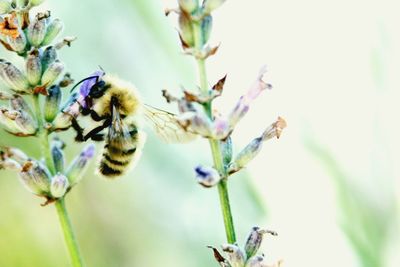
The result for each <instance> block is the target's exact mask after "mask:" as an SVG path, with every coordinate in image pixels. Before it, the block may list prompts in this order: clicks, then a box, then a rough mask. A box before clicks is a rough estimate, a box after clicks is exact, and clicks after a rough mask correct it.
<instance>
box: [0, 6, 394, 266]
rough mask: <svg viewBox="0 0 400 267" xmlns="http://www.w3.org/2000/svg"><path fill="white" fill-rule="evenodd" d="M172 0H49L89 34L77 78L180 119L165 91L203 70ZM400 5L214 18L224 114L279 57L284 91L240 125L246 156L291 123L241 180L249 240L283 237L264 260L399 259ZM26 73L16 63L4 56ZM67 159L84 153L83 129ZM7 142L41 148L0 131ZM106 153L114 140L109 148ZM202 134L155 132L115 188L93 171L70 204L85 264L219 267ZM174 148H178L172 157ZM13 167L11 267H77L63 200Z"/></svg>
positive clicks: (211, 64)
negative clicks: (162, 137) (171, 138)
mask: <svg viewBox="0 0 400 267" xmlns="http://www.w3.org/2000/svg"><path fill="white" fill-rule="evenodd" d="M174 6H175V1H173V0H168V1H156V0H153V1H145V0H135V1H133V0H130V1H129V0H120V1H96V0H86V1H78V0H69V1H55V0H48V1H47V3H46V4H45V5H44V6H43V8H45V9H50V10H51V12H52V16H54V17H58V18H60V19H62V20H63V21H64V23H65V26H66V27H65V30H64V35H75V36H77V37H78V40H77V41H76V42H74V43H73V45H72V47H71V48H66V49H63V50H62V51H61V55H60V57H61V59H63V60H64V62H65V63H66V65H67V68H68V71H70V72H71V73H72V75H73V77H74V78H75V80H80V79H81V78H84V77H86V76H88V75H89V74H90V73H91V72H93V71H94V70H96V69H97V68H98V66H99V65H100V66H102V67H103V68H104V69H105V70H106V71H107V72H110V73H117V74H118V75H119V76H120V77H122V78H124V79H127V80H130V81H132V82H133V83H135V84H136V86H137V87H138V88H139V90H140V92H141V94H142V97H143V99H144V100H145V102H147V103H149V104H151V105H153V106H157V107H160V108H163V109H166V110H170V111H176V110H175V106H169V105H167V104H166V103H165V102H164V99H163V98H162V97H161V93H160V92H161V89H163V88H168V89H169V90H170V91H171V92H175V93H178V92H179V87H180V86H181V85H183V86H185V87H187V88H195V86H196V85H197V80H196V69H195V64H193V62H192V59H191V58H189V57H187V56H183V55H182V51H181V49H180V47H179V45H178V38H177V32H176V17H175V16H173V15H172V16H170V17H169V18H166V17H165V16H164V14H163V11H164V8H166V7H174ZM397 10H398V3H396V1H389V0H379V1H378V0H370V1H365V0H364V1H361V0H351V1H349V0H347V1H345V0H337V1H327V0H323V1H321V0H303V1H295V0H286V1H272V0H268V1H266V0H252V1H234V0H228V1H227V2H226V4H225V5H224V6H222V7H221V8H220V9H218V11H216V12H215V16H214V30H213V34H212V39H211V42H212V43H214V44H217V43H219V42H221V46H220V49H219V51H218V53H217V55H216V56H214V57H212V58H211V59H210V60H209V61H208V72H209V81H210V84H213V83H214V82H216V81H217V80H218V79H219V78H221V77H222V76H223V75H225V74H226V73H227V74H228V78H227V82H226V85H225V91H224V95H223V97H221V98H220V99H219V100H218V101H217V102H216V108H218V110H220V111H221V112H227V111H229V110H230V108H232V106H233V105H234V104H235V102H236V101H237V99H238V98H239V97H240V95H241V94H243V92H244V91H245V90H246V89H247V88H248V87H249V86H250V85H251V83H252V82H253V80H254V79H255V78H256V75H257V73H258V70H259V68H260V67H261V66H262V65H264V64H267V66H268V74H267V81H268V82H270V83H272V85H273V87H274V88H273V90H272V91H268V92H265V93H264V94H263V95H262V96H261V97H259V98H258V99H257V100H256V101H255V103H254V105H253V106H252V107H251V110H250V112H249V114H248V116H247V117H246V118H245V119H244V120H243V121H242V122H241V123H240V125H238V128H237V131H236V132H234V135H233V138H234V144H235V146H234V149H235V150H236V151H238V150H239V149H240V148H242V147H243V146H245V145H246V144H247V143H248V142H249V141H250V140H251V139H252V138H254V137H256V136H258V135H259V134H260V133H261V132H262V131H263V130H264V128H266V127H267V126H268V125H269V124H270V123H271V122H273V121H274V120H275V119H276V118H277V116H278V115H280V116H282V117H284V118H285V119H286V120H287V122H288V128H287V129H285V131H284V133H283V135H282V137H281V139H279V140H272V141H269V142H268V143H266V144H265V146H264V149H263V151H262V152H261V153H260V154H259V156H258V157H257V158H256V159H255V160H254V161H253V162H252V163H251V164H250V165H249V166H248V168H247V169H246V172H243V173H241V174H237V175H234V176H232V177H231V178H230V183H229V184H230V189H231V190H230V193H231V201H232V203H231V204H232V207H233V215H234V221H235V226H236V231H237V236H238V240H239V242H241V243H243V242H244V241H245V238H246V236H247V234H248V232H249V230H250V228H251V227H252V226H255V225H258V226H261V227H265V228H268V229H272V230H275V231H277V232H278V233H279V236H278V237H273V238H272V237H267V238H266V239H265V241H264V243H263V246H262V251H264V252H265V254H266V255H267V258H268V260H269V261H271V262H274V261H276V260H278V259H283V260H284V264H285V265H284V266H293V267H294V266H308V267H317V266H326V267H337V266H346V267H347V266H363V267H378V266H379V267H380V266H388V267H392V266H399V263H400V254H399V253H398V251H399V249H400V241H399V240H400V238H399V234H400V233H399V229H400V227H399V226H400V223H399V222H400V220H399V199H400V193H399V188H400V187H399V186H400V181H399V177H400V165H399V164H398V163H397V161H398V159H399V158H400V154H399V151H400V141H399V138H398V136H400V127H399V123H398V117H397V116H398V114H400V106H399V105H398V100H399V97H400V93H399V91H398V88H400V78H399V77H400V76H399V74H398V72H399V69H400V54H399V51H400V50H399V48H400V37H399V36H400V35H399V32H398V25H399V23H400V18H399V16H398V12H397ZM0 55H1V57H7V58H9V59H10V60H11V61H13V62H14V63H16V64H18V59H17V58H12V55H11V54H10V53H7V52H5V51H4V50H2V51H1V54H0ZM63 136H64V137H65V138H66V139H67V140H68V147H67V150H66V151H67V156H68V159H71V158H73V157H74V155H76V154H77V153H79V147H80V146H79V145H78V144H75V143H74V142H73V139H72V135H71V133H66V134H64V135H63ZM0 144H1V145H5V144H7V145H14V146H17V147H23V148H26V149H29V153H30V155H31V156H35V157H39V154H40V151H39V149H38V147H36V143H35V140H34V139H20V138H18V139H17V138H13V137H11V136H9V135H7V134H5V133H4V132H2V133H1V141H0ZM98 148H99V149H100V148H101V145H100V144H99V145H98ZM209 153H210V152H209V149H208V145H207V144H206V142H205V141H204V140H198V141H197V142H195V143H190V144H186V145H169V144H163V143H162V142H161V141H159V140H158V139H157V137H156V136H155V135H154V134H153V133H152V132H151V131H148V139H147V144H146V146H145V149H144V153H143V157H142V158H141V160H140V163H139V164H138V165H137V167H136V168H135V169H134V170H133V171H132V172H131V173H129V174H128V175H126V177H123V178H120V179H118V180H115V181H107V180H105V179H102V178H99V177H97V176H95V175H93V174H92V173H94V168H95V164H92V165H91V168H90V170H89V171H88V172H87V175H86V177H85V178H84V180H83V181H82V182H81V183H80V184H79V185H78V186H77V187H76V188H74V190H73V191H72V192H71V193H70V194H69V195H68V197H67V207H68V210H69V212H70V216H71V219H72V222H73V224H74V228H75V231H76V235H77V238H78V241H79V243H80V247H81V250H82V253H83V255H84V258H85V261H86V263H87V266H96V267H105V266H107V267H109V266H113V267H114V266H115V267H117V266H118V267H128V266H165V267H167V266H171V267H172V266H174V267H181V266H182V267H200V266H201V267H204V266H217V264H216V263H215V262H214V259H213V257H212V253H211V251H210V250H209V249H207V248H206V246H207V245H213V246H219V245H220V244H222V243H224V242H225V234H224V229H223V223H222V218H221V214H220V207H219V202H218V194H217V192H216V189H215V188H212V189H204V188H201V187H200V186H199V185H197V184H196V182H195V180H194V174H193V167H194V166H195V165H197V164H199V163H202V164H210V163H211V158H210V156H209ZM171 155H173V160H171V159H172V157H171ZM42 202H43V201H42V200H41V199H38V198H36V197H35V196H33V195H31V194H30V193H29V192H27V191H26V190H25V189H24V188H23V187H22V186H21V185H20V182H19V181H18V179H17V177H16V175H15V174H13V173H11V172H3V171H2V172H1V173H0V211H1V215H0V266H1V267H20V266H21V267H27V266H34V267H36V266H41V267H46V266H57V267H67V266H69V263H68V258H67V253H66V250H65V248H64V243H63V239H62V234H61V230H60V228H59V225H58V218H57V214H56V212H55V208H54V206H51V205H50V206H47V207H44V208H43V207H41V206H40V205H39V204H40V203H42Z"/></svg>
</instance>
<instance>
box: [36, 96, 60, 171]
mask: <svg viewBox="0 0 400 267" xmlns="http://www.w3.org/2000/svg"><path fill="white" fill-rule="evenodd" d="M33 106H34V108H35V113H36V114H35V115H36V118H37V123H38V129H39V130H38V133H37V134H38V137H39V139H40V143H41V146H42V153H43V156H44V158H45V161H46V165H47V168H49V170H50V172H51V173H52V174H55V168H54V162H53V157H52V155H51V149H50V144H49V133H48V131H47V130H46V129H45V128H44V121H43V114H42V109H41V108H40V103H39V96H38V95H33Z"/></svg>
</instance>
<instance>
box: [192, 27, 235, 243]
mask: <svg viewBox="0 0 400 267" xmlns="http://www.w3.org/2000/svg"><path fill="white" fill-rule="evenodd" d="M193 32H194V43H195V47H196V49H197V50H198V51H199V52H200V51H201V50H202V48H203V45H204V40H203V32H202V27H201V24H200V23H199V22H194V23H193ZM205 61H206V59H205V58H198V57H196V62H197V69H198V75H199V80H200V90H201V91H202V93H204V94H207V92H208V89H209V88H208V80H207V70H206V62H205ZM204 110H205V112H206V113H207V115H208V116H209V118H210V119H211V120H212V119H213V114H212V109H211V103H210V102H206V103H204ZM209 143H210V148H211V153H212V158H213V161H214V166H215V168H216V169H217V170H218V172H219V173H220V174H221V176H222V179H221V181H220V182H219V183H218V194H219V199H220V205H221V210H222V216H223V220H224V225H225V234H226V239H227V242H228V243H230V244H234V243H235V242H236V233H235V227H234V224H233V216H232V210H231V205H230V201H229V193H228V181H227V174H226V170H225V167H224V163H223V159H222V152H221V148H220V144H219V141H218V140H215V139H209Z"/></svg>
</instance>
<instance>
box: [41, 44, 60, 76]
mask: <svg viewBox="0 0 400 267" xmlns="http://www.w3.org/2000/svg"><path fill="white" fill-rule="evenodd" d="M56 59H57V50H56V49H55V48H54V46H49V47H47V48H46V49H45V50H44V52H43V55H42V72H43V71H44V70H46V69H47V67H48V66H49V65H50V64H51V63H53V62H54V61H56Z"/></svg>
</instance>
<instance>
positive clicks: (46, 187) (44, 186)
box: [19, 160, 51, 196]
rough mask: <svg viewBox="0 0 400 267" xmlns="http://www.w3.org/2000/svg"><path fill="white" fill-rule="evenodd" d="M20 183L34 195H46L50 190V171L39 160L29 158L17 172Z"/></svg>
mask: <svg viewBox="0 0 400 267" xmlns="http://www.w3.org/2000/svg"><path fill="white" fill-rule="evenodd" d="M19 174H20V178H21V182H22V184H23V185H24V186H25V187H26V189H28V190H29V191H30V192H32V193H34V194H36V195H45V196H47V195H48V194H49V191H50V177H51V175H50V171H49V170H48V169H47V167H46V166H44V165H43V164H42V163H41V162H39V161H34V160H29V161H27V162H26V163H25V164H24V165H23V166H22V170H21V172H20V173H19Z"/></svg>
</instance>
